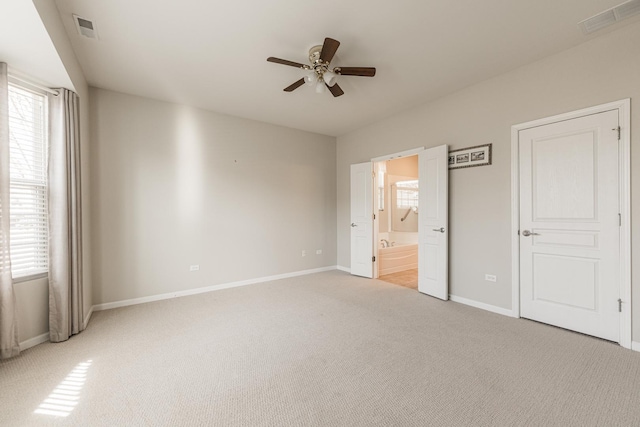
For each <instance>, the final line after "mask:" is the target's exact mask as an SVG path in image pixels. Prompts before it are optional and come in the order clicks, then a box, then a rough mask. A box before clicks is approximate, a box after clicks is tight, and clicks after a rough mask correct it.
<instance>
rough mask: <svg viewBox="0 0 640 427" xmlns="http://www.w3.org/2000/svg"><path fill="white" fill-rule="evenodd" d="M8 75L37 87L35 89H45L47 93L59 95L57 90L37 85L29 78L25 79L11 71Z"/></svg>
mask: <svg viewBox="0 0 640 427" xmlns="http://www.w3.org/2000/svg"><path fill="white" fill-rule="evenodd" d="M9 77H10V78H12V79H14V80H18V81H19V82H22V83H26V84H28V85H30V86H33V87H35V88H37V89H40V90H43V91H45V92H47V93H50V94H52V95H55V96H58V95H60V92H58V91H57V90H55V89H51V88H48V87H46V86H42V85H39V84H37V83H34V82H32V81H31V80H28V79H25V78H24V77H20V76H16V75H15V74H11V73H9Z"/></svg>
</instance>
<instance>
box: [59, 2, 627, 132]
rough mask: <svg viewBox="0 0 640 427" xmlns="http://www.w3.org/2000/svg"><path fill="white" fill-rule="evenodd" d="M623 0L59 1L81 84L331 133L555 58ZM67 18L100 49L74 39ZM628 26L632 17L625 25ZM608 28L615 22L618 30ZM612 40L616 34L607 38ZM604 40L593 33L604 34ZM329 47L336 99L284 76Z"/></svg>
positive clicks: (297, 73) (582, 39)
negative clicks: (368, 71) (315, 50)
mask: <svg viewBox="0 0 640 427" xmlns="http://www.w3.org/2000/svg"><path fill="white" fill-rule="evenodd" d="M620 2H621V0H562V1H558V0H511V1H508V0H484V1H477V0H458V1H451V0H422V1H420V0H396V1H392V2H391V1H371V0H366V1H365V0H350V1H337V0H323V1H322V2H320V1H296V0H270V1H264V0H245V1H224V2H223V1H218V0H213V1H212V0H209V1H206V0H181V1H158V0H136V1H131V0H109V1H103V0H56V5H57V6H58V9H59V11H60V14H61V17H62V19H63V22H64V24H65V26H66V29H67V32H68V34H69V38H70V39H71V43H72V45H73V49H74V50H75V52H76V55H77V57H78V60H79V62H80V64H81V66H82V68H83V70H84V72H85V76H86V78H87V80H88V82H89V84H90V85H91V86H95V87H100V88H105V89H111V90H115V91H120V92H125V93H129V94H135V95H141V96H146V97H150V98H155V99H160V100H167V101H173V102H178V103H183V104H188V105H193V106H197V107H201V108H205V109H208V110H212V111H216V112H220V113H225V114H230V115H234V116H240V117H245V118H250V119H254V120H259V121H264V122H268V123H274V124H278V125H283V126H288V127H292V128H297V129H303V130H306V131H311V132H317V133H322V134H326V135H333V136H338V135H342V134H344V133H346V132H349V131H352V130H355V129H358V128H360V127H362V126H364V125H367V124H369V123H372V122H375V121H377V120H379V119H382V118H384V117H387V116H390V115H392V114H394V113H397V112H399V111H401V110H404V109H407V108H410V107H412V106H415V105H418V104H422V103H425V102H427V101H429V100H432V99H435V98H437V97H440V96H443V95H445V94H447V93H451V92H453V91H456V90H459V89H461V88H464V87H466V86H469V85H471V84H474V83H477V82H479V81H482V80H485V79H487V78H490V77H492V76H495V75H498V74H500V73H503V72H505V71H508V70H511V69H514V68H517V67H519V66H521V65H524V64H527V63H529V62H532V61H535V60H537V59H540V58H543V57H545V56H548V55H551V54H553V53H556V52H559V51H562V50H565V49H567V48H569V47H572V46H575V45H577V44H579V43H583V42H585V41H587V40H588V39H589V38H590V37H594V36H598V35H599V33H596V34H595V35H592V36H590V37H587V36H584V35H583V34H582V33H581V31H580V30H579V28H578V26H577V23H578V22H579V21H581V20H583V19H586V18H588V17H591V16H592V15H595V14H596V13H599V12H601V11H603V10H605V9H608V8H610V7H613V6H615V5H617V4H619V3H620ZM72 13H75V14H77V15H80V16H82V17H84V18H87V19H91V20H93V21H94V22H95V24H96V25H97V29H98V33H99V36H100V40H91V39H87V38H84V37H81V36H79V35H78V34H77V32H76V28H75V24H74V22H73V19H72ZM629 21H631V20H629ZM618 25H624V23H622V24H618ZM613 29H615V28H613ZM607 31H611V29H609V30H604V31H601V32H600V33H604V32H607ZM325 37H332V38H335V39H337V40H339V41H340V42H341V43H342V44H341V46H340V48H339V49H338V52H337V54H336V57H335V58H334V60H333V61H332V66H373V67H376V68H377V75H376V76H375V77H373V78H367V77H347V76H342V77H339V84H340V86H341V87H342V88H343V90H344V91H345V95H343V96H341V97H339V98H333V97H332V96H331V94H329V93H328V92H327V93H325V94H322V95H317V94H316V93H315V92H314V91H313V88H309V87H306V86H303V87H301V88H299V89H297V90H296V91H295V92H292V93H286V92H283V91H282V89H283V88H285V87H286V86H288V85H289V84H291V83H293V82H294V81H296V80H298V79H300V78H301V77H302V75H303V72H302V71H301V70H299V69H296V68H293V67H287V66H283V65H278V64H273V63H268V62H267V61H266V58H267V57H269V56H275V57H279V58H283V59H288V60H291V61H296V62H303V63H306V61H307V59H306V58H307V52H308V49H309V48H310V47H311V46H313V45H316V44H321V43H322V41H323V40H324V38H325Z"/></svg>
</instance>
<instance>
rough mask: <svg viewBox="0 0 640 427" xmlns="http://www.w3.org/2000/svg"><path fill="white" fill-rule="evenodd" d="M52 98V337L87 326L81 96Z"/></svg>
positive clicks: (63, 336)
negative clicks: (84, 274)
mask: <svg viewBox="0 0 640 427" xmlns="http://www.w3.org/2000/svg"><path fill="white" fill-rule="evenodd" d="M59 93H60V94H59V95H58V96H51V97H49V123H50V132H49V138H50V146H49V186H48V188H49V339H50V340H51V342H60V341H65V340H67V339H69V337H70V336H71V335H74V334H77V333H79V332H81V331H82V330H83V329H84V319H83V312H84V310H83V304H82V196H81V195H82V188H81V185H80V120H79V119H80V118H79V105H78V103H79V99H78V95H76V94H75V93H74V92H71V91H70V90H67V89H59Z"/></svg>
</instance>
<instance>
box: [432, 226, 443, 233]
mask: <svg viewBox="0 0 640 427" xmlns="http://www.w3.org/2000/svg"><path fill="white" fill-rule="evenodd" d="M433 231H439V232H441V233H444V227H440V228H434V229H433Z"/></svg>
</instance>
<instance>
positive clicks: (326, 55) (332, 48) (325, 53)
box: [320, 37, 340, 62]
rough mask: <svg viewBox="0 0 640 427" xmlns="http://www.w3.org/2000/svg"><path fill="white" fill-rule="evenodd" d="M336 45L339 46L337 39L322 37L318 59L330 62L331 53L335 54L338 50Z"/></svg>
mask: <svg viewBox="0 0 640 427" xmlns="http://www.w3.org/2000/svg"><path fill="white" fill-rule="evenodd" d="M338 46H340V42H339V41H338V40H334V39H330V38H329V37H327V38H326V39H324V44H323V45H322V51H320V59H322V61H323V62H331V60H332V59H333V55H335V54H336V51H337V50H338Z"/></svg>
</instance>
